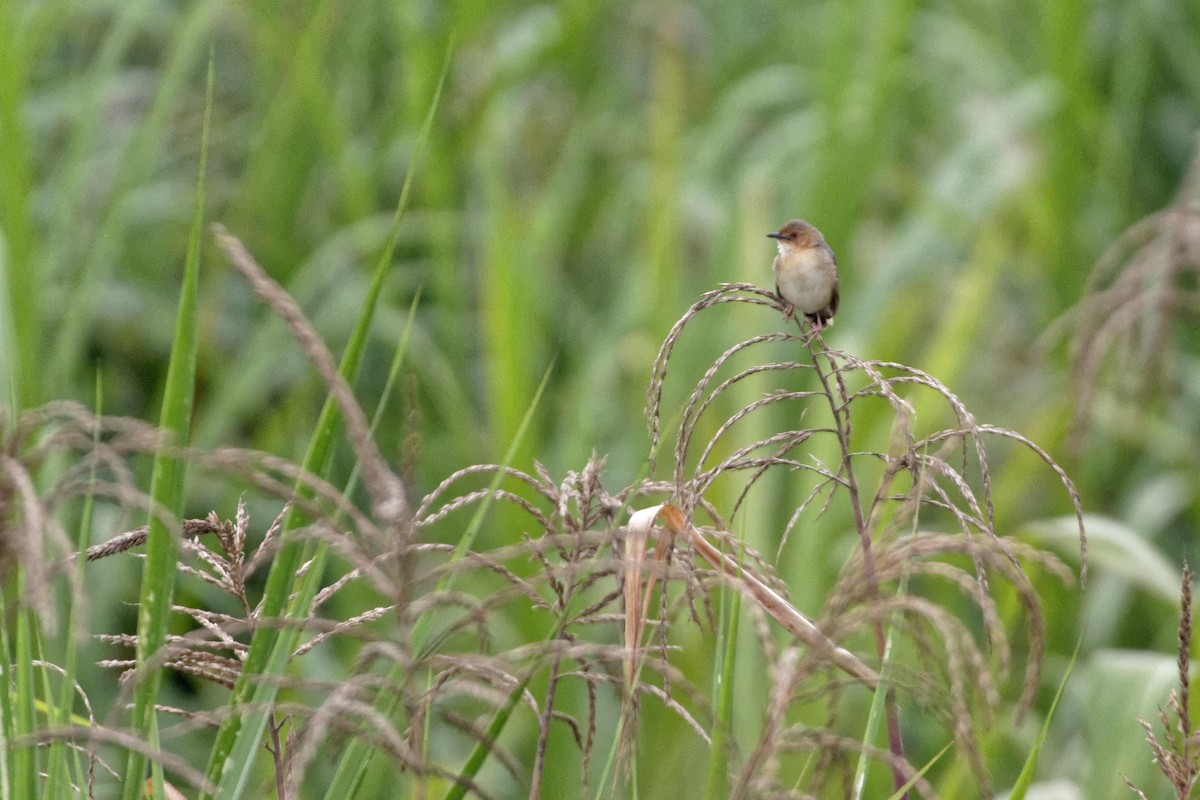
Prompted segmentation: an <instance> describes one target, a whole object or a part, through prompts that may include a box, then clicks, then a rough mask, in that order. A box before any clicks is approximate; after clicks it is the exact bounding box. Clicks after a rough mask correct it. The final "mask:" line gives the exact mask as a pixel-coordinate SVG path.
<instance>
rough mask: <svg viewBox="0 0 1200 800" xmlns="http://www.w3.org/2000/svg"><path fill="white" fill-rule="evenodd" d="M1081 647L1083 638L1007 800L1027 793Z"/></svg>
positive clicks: (1077, 642)
mask: <svg viewBox="0 0 1200 800" xmlns="http://www.w3.org/2000/svg"><path fill="white" fill-rule="evenodd" d="M1082 645H1083V636H1080V637H1079V639H1078V640H1077V641H1076V642H1075V651H1074V652H1073V653H1071V660H1070V661H1069V662H1067V668H1066V670H1065V671H1064V672H1063V677H1062V680H1061V681H1059V683H1058V690H1057V691H1056V692H1055V693H1054V700H1053V702H1051V703H1050V710H1049V711H1047V712H1046V719H1045V720H1043V721H1042V727H1041V729H1040V730H1039V731H1038V735H1037V739H1035V740H1034V743H1033V749H1031V750H1030V751H1029V755H1028V756H1026V757H1025V764H1024V765H1023V766H1022V767H1021V774H1020V775H1018V776H1017V782H1016V783H1014V784H1013V788H1012V792H1011V793H1010V794H1009V796H1008V797H1009V800H1025V795H1026V793H1028V792H1029V787H1030V786H1031V785H1032V784H1033V775H1034V773H1035V772H1037V762H1038V755H1040V754H1041V752H1042V745H1043V744H1045V742H1046V734H1047V733H1048V732H1049V730H1050V721H1051V720H1053V719H1054V712H1055V711H1057V710H1058V701H1059V700H1061V699H1062V695H1063V690H1064V689H1066V688H1067V681H1068V680H1069V679H1070V677H1071V673H1072V672H1074V671H1075V661H1076V660H1077V659H1078V658H1079V648H1080V647H1081V646H1082Z"/></svg>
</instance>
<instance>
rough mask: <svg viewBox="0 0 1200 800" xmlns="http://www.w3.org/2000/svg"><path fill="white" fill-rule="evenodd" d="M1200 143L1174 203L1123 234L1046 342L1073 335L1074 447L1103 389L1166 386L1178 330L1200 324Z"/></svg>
mask: <svg viewBox="0 0 1200 800" xmlns="http://www.w3.org/2000/svg"><path fill="white" fill-rule="evenodd" d="M1198 284H1200V143H1198V144H1197V146H1196V148H1195V151H1194V153H1193V155H1192V162H1191V165H1190V166H1189V168H1188V171H1187V174H1186V175H1185V176H1184V178H1183V180H1182V183H1181V185H1180V188H1179V191H1178V195H1177V196H1176V199H1175V201H1174V202H1173V203H1172V204H1171V205H1170V206H1168V207H1167V208H1164V209H1163V210H1161V211H1157V212H1155V213H1153V214H1150V215H1149V216H1147V217H1145V218H1143V219H1141V220H1139V221H1138V222H1137V223H1135V224H1134V225H1133V226H1131V227H1130V228H1129V229H1128V230H1126V231H1125V232H1124V233H1122V234H1121V235H1120V236H1119V237H1118V238H1117V239H1116V241H1114V242H1113V243H1112V245H1110V246H1109V248H1108V249H1107V250H1106V251H1105V252H1104V254H1103V255H1102V256H1101V258H1100V260H1099V261H1098V262H1097V263H1096V265H1095V266H1094V267H1093V268H1092V272H1091V274H1090V275H1089V277H1088V282H1087V286H1086V288H1085V290H1084V294H1083V297H1082V299H1081V300H1080V301H1079V303H1078V304H1077V305H1076V306H1075V307H1074V308H1073V309H1071V310H1070V311H1069V312H1068V313H1067V314H1065V315H1064V316H1063V318H1062V319H1060V320H1059V321H1058V323H1057V324H1056V325H1055V326H1054V327H1052V328H1051V331H1050V334H1048V336H1047V337H1046V339H1047V340H1048V341H1049V340H1053V339H1054V338H1055V337H1056V336H1063V335H1064V332H1067V331H1069V333H1070V360H1071V366H1072V369H1073V373H1074V374H1073V376H1072V381H1071V386H1072V388H1073V390H1074V393H1075V401H1074V404H1073V406H1074V409H1075V419H1074V426H1073V429H1072V442H1073V446H1074V447H1075V448H1076V449H1079V448H1080V447H1082V445H1083V442H1084V437H1085V434H1086V431H1087V428H1088V426H1089V423H1090V421H1091V417H1092V414H1093V412H1094V409H1095V405H1096V401H1097V399H1098V397H1099V396H1100V394H1101V392H1102V391H1103V390H1104V389H1105V387H1106V386H1110V388H1111V389H1112V390H1114V391H1115V392H1116V393H1117V394H1118V396H1121V397H1127V396H1137V398H1138V401H1139V404H1144V403H1145V401H1146V400H1148V399H1149V398H1150V397H1151V390H1152V389H1154V388H1156V387H1158V386H1161V385H1169V384H1170V383H1171V382H1172V381H1173V380H1174V379H1175V377H1176V376H1174V374H1173V368H1174V360H1175V359H1174V356H1175V355H1176V354H1177V353H1178V352H1179V345H1178V343H1177V331H1176V329H1177V323H1178V321H1180V320H1189V319H1190V320H1192V321H1193V322H1194V321H1195V320H1196V319H1198V318H1200V302H1198V301H1197V296H1196V287H1197V285H1198Z"/></svg>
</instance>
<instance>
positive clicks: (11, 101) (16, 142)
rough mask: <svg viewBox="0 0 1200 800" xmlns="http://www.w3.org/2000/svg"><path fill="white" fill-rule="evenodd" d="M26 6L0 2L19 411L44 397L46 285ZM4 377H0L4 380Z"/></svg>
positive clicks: (13, 368)
mask: <svg viewBox="0 0 1200 800" xmlns="http://www.w3.org/2000/svg"><path fill="white" fill-rule="evenodd" d="M22 10H23V9H22V6H21V5H20V4H14V3H10V2H7V0H4V2H0V288H3V289H4V290H5V295H4V298H3V300H2V302H3V303H4V305H5V308H4V310H3V314H0V316H2V317H3V318H4V327H3V330H0V336H3V337H4V341H5V342H7V343H9V344H8V346H7V356H8V358H9V359H11V360H10V361H9V366H8V369H7V370H6V373H7V377H8V379H9V381H11V390H12V394H13V395H15V396H16V398H17V402H18V404H19V405H17V406H16V407H15V408H14V410H16V409H19V408H32V407H33V406H34V405H36V404H37V403H38V402H39V401H40V400H41V397H42V391H41V383H42V379H41V360H40V359H41V352H42V341H41V336H42V314H41V306H42V299H41V297H42V295H41V288H42V281H41V280H40V279H39V274H38V266H37V264H35V263H34V260H33V249H34V233H33V226H32V222H31V209H30V204H31V202H32V199H33V191H32V189H33V175H32V174H31V173H32V169H33V165H34V164H35V163H36V162H37V159H36V158H35V157H34V154H33V150H32V147H31V142H30V137H29V132H28V131H27V130H26V127H25V126H26V120H25V115H24V108H25V103H26V96H25V91H26V87H25V80H26V76H27V74H28V71H29V69H28V67H29V62H28V60H27V55H28V53H27V50H26V47H25V46H24V44H25V43H23V42H22V37H23V33H24V31H23V30H22V29H21V26H20V17H21V13H22ZM0 377H2V376H0Z"/></svg>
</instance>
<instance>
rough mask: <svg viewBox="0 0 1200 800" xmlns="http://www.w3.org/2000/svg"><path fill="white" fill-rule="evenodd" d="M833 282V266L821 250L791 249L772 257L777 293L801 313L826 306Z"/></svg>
mask: <svg viewBox="0 0 1200 800" xmlns="http://www.w3.org/2000/svg"><path fill="white" fill-rule="evenodd" d="M836 283H837V268H836V267H835V266H834V263H833V259H832V258H831V257H830V255H829V254H828V253H826V252H825V251H823V250H820V249H817V248H812V249H806V250H793V251H791V252H788V253H780V254H779V255H778V256H777V257H776V258H775V284H776V286H778V287H779V293H780V294H782V295H783V299H784V300H787V301H788V302H789V303H791V304H792V305H793V306H795V307H796V309H797V310H798V311H801V312H803V313H805V314H815V313H816V312H818V311H821V310H823V309H825V308H828V307H829V304H830V303H831V302H832V301H833V287H834V286H835V285H836Z"/></svg>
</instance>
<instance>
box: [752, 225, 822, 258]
mask: <svg viewBox="0 0 1200 800" xmlns="http://www.w3.org/2000/svg"><path fill="white" fill-rule="evenodd" d="M767 236H769V237H771V238H772V239H776V240H778V243H779V255H781V256H782V255H787V254H788V252H790V251H791V250H792V249H797V250H808V249H810V248H813V247H828V246H829V245H827V244H825V237H824V236H822V235H821V232H820V231H819V230H817V229H816V228H814V227H813V226H812V225H810V224H808V223H807V222H805V221H804V220H802V219H794V220H792V221H790V222H788V223H787V224H786V225H784V226H783V227H782V228H780V229H779V233H768V234H767Z"/></svg>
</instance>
